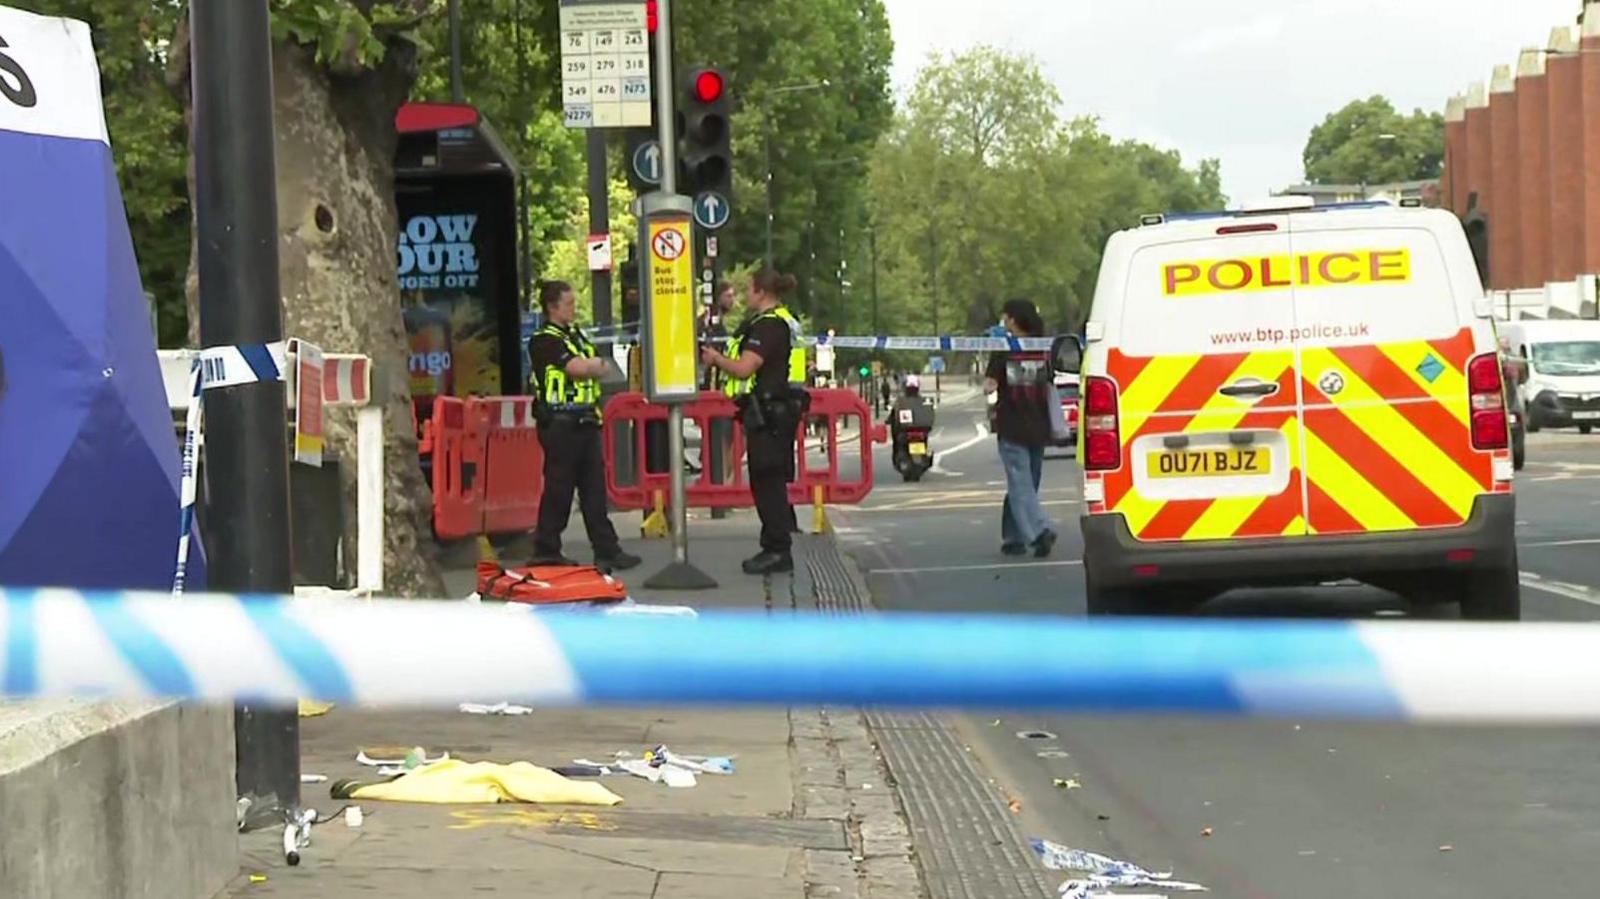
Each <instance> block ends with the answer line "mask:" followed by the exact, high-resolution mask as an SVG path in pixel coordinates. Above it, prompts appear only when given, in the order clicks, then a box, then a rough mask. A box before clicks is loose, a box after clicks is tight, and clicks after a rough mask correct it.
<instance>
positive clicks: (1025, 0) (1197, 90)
mask: <svg viewBox="0 0 1600 899" xmlns="http://www.w3.org/2000/svg"><path fill="white" fill-rule="evenodd" d="M884 5H885V7H887V9H888V12H889V22H890V26H891V28H892V30H893V33H894V41H895V59H894V83H895V86H896V89H897V91H899V92H901V93H902V94H903V92H904V91H905V90H906V89H907V88H909V86H910V85H911V84H912V83H914V81H915V78H916V72H917V69H918V68H920V67H921V65H922V64H923V63H924V62H925V61H926V59H927V57H928V54H929V53H932V52H951V51H959V50H961V49H964V48H967V47H971V46H973V45H976V44H990V45H993V46H995V47H999V48H1000V49H1003V50H1007V51H1010V52H1019V53H1027V54H1030V55H1032V56H1034V57H1035V58H1036V59H1037V60H1038V61H1039V63H1040V64H1041V65H1042V66H1043V68H1044V72H1045V75H1046V76H1047V77H1048V78H1050V80H1051V81H1053V82H1054V83H1055V86H1056V89H1057V91H1058V92H1059V93H1060V94H1061V98H1062V109H1061V112H1062V114H1063V115H1064V116H1075V115H1081V114H1087V115H1094V116H1098V117H1099V118H1100V120H1101V122H1102V125H1103V127H1104V128H1105V130H1107V131H1108V132H1110V133H1111V134H1113V135H1115V136H1117V137H1131V138H1138V139H1140V140H1144V141H1148V142H1150V143H1153V144H1156V145H1158V146H1160V147H1162V148H1164V149H1173V150H1178V151H1179V152H1181V153H1182V154H1183V157H1184V160H1185V162H1187V163H1190V164H1193V162H1194V161H1196V160H1199V159H1204V158H1207V157H1215V158H1217V159H1220V160H1221V161H1222V178H1223V189H1224V191H1225V192H1226V193H1227V194H1228V196H1229V198H1230V200H1231V201H1232V202H1234V203H1238V202H1241V201H1249V200H1252V199H1259V198H1262V197H1265V196H1267V195H1268V193H1269V192H1270V191H1271V190H1274V189H1279V188H1283V187H1286V186H1288V185H1290V184H1293V183H1296V182H1298V181H1299V180H1300V179H1301V177H1302V175H1303V167H1302V166H1301V162H1300V158H1301V156H1300V154H1301V151H1302V150H1303V149H1304V147H1305V142H1306V137H1307V136H1308V135H1309V134H1310V132H1311V129H1312V128H1313V127H1314V126H1315V125H1316V124H1317V123H1319V122H1321V121H1322V119H1323V118H1324V117H1326V116H1327V115H1328V114H1329V113H1331V112H1333V111H1335V110H1337V109H1338V108H1340V107H1341V106H1343V105H1344V104H1345V103H1347V102H1349V101H1351V100H1354V99H1358V98H1362V97H1368V96H1371V95H1373V94H1384V95H1386V96H1388V97H1389V98H1390V99H1391V100H1392V101H1394V103H1395V106H1396V107H1398V108H1399V109H1401V110H1402V111H1405V112H1409V111H1411V110H1412V109H1415V108H1417V107H1421V108H1423V109H1426V110H1428V111H1430V112H1431V111H1442V110H1443V109H1444V104H1445V101H1446V100H1448V99H1449V98H1450V96H1451V95H1452V94H1454V93H1458V92H1461V91H1463V90H1464V89H1465V88H1466V87H1467V85H1469V84H1470V83H1472V82H1473V81H1477V80H1482V81H1485V82H1487V80H1488V79H1489V76H1490V74H1491V73H1492V70H1493V68H1494V67H1495V66H1496V65H1501V64H1510V65H1512V66H1513V67H1514V66H1515V64H1516V60H1517V54H1518V52H1519V51H1520V50H1521V48H1522V47H1524V46H1540V47H1542V46H1544V45H1545V44H1546V43H1547V41H1548V40H1549V36H1550V31H1551V29H1552V28H1554V27H1556V26H1557V25H1570V24H1573V23H1574V22H1575V21H1576V19H1577V13H1578V8H1579V6H1580V0H884Z"/></svg>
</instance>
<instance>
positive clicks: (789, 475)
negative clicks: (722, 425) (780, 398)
mask: <svg viewBox="0 0 1600 899" xmlns="http://www.w3.org/2000/svg"><path fill="white" fill-rule="evenodd" d="M769 405H771V406H774V407H779V408H774V409H772V410H771V411H768V412H767V425H768V427H767V428H754V427H751V426H750V419H749V415H748V413H747V414H746V415H745V428H746V430H745V446H746V458H747V460H748V467H749V471H750V492H751V494H753V495H754V497H755V501H756V514H757V515H758V516H760V518H761V548H762V549H763V550H765V551H766V552H773V553H780V554H782V555H789V552H790V549H791V547H792V546H793V544H794V536H793V535H794V532H795V531H797V530H799V528H798V526H797V525H796V522H795V518H794V506H792V505H790V504H789V482H790V481H793V480H794V474H795V472H794V468H795V457H794V454H795V429H796V428H797V427H799V424H800V422H799V416H798V415H796V414H795V413H794V411H793V410H792V409H786V408H781V407H782V406H783V405H784V404H778V403H771V404H769Z"/></svg>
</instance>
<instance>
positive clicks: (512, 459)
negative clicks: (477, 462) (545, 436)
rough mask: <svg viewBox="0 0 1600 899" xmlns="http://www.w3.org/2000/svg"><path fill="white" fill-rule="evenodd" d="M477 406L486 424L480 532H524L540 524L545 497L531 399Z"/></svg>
mask: <svg viewBox="0 0 1600 899" xmlns="http://www.w3.org/2000/svg"><path fill="white" fill-rule="evenodd" d="M472 402H475V403H478V404H480V405H482V406H483V407H484V409H485V411H486V413H487V416H486V417H487V420H488V423H489V430H488V448H487V450H486V451H485V453H484V461H485V464H486V466H487V468H488V471H487V472H485V474H484V487H483V529H482V530H483V532H484V533H488V534H506V533H511V532H514V531H526V530H530V529H532V528H533V526H534V525H535V524H538V522H539V498H540V496H541V495H542V494H543V493H544V446H543V444H541V443H540V442H539V432H538V431H537V429H535V427H534V423H533V400H532V398H530V397H491V398H489V399H483V400H473V401H472Z"/></svg>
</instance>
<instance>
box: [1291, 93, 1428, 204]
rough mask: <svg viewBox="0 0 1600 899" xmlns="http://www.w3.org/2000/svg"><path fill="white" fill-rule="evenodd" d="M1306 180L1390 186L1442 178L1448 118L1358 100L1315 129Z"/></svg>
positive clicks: (1309, 142)
mask: <svg viewBox="0 0 1600 899" xmlns="http://www.w3.org/2000/svg"><path fill="white" fill-rule="evenodd" d="M1304 158H1305V166H1306V180H1308V181H1311V182H1313V183H1316V184H1388V183H1391V182H1395V181H1420V180H1425V179H1429V178H1437V177H1439V172H1440V170H1441V168H1442V167H1443V165H1444V117H1443V116H1442V115H1440V114H1439V113H1437V112H1434V113H1429V112H1424V111H1422V110H1420V109H1418V110H1416V111H1414V112H1412V113H1411V115H1409V116H1403V115H1401V114H1400V113H1398V112H1396V111H1395V108H1394V105H1393V104H1391V103H1390V102H1389V100H1388V99H1387V98H1385V97H1382V96H1373V97H1368V98H1367V99H1365V100H1356V101H1353V102H1351V103H1350V104H1348V105H1346V106H1345V107H1344V108H1343V109H1341V110H1339V111H1338V112H1335V113H1333V114H1332V115H1329V116H1328V117H1327V118H1326V119H1323V121H1322V124H1320V125H1318V126H1317V127H1315V128H1313V129H1312V130H1311V137H1310V139H1309V140H1307V141H1306V149H1305V157H1304Z"/></svg>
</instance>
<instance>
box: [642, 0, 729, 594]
mask: <svg viewBox="0 0 1600 899" xmlns="http://www.w3.org/2000/svg"><path fill="white" fill-rule="evenodd" d="M671 9H672V3H671V0H658V2H657V3H656V126H657V128H658V129H659V140H660V142H661V192H662V193H663V194H668V195H671V194H676V193H677V192H678V147H677V140H676V139H675V133H674V132H675V128H674V123H675V121H676V118H675V116H674V115H673V110H672V100H673V93H674V91H675V89H676V85H675V82H674V81H673V77H672V12H671ZM652 301H653V299H652ZM640 339H641V340H643V339H644V331H643V328H642V326H641V330H640ZM667 431H668V432H669V433H668V434H667V465H668V466H670V467H671V469H672V471H671V479H672V480H671V488H672V563H671V564H669V565H668V566H667V567H666V568H663V569H662V570H661V571H659V572H656V574H655V575H653V576H652V577H651V578H650V579H649V580H647V581H645V586H646V587H650V588H652V589H657V590H707V589H710V588H712V587H715V586H716V585H717V582H716V581H715V580H713V579H712V578H711V576H710V575H707V574H706V573H705V572H703V571H701V570H700V569H698V568H695V567H694V566H693V565H691V564H689V509H688V497H687V495H686V488H687V485H686V484H685V483H684V477H683V406H681V405H679V404H677V403H673V404H672V405H671V406H669V407H667ZM705 439H706V435H704V434H702V435H701V440H702V441H704V440H705Z"/></svg>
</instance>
